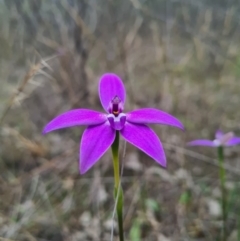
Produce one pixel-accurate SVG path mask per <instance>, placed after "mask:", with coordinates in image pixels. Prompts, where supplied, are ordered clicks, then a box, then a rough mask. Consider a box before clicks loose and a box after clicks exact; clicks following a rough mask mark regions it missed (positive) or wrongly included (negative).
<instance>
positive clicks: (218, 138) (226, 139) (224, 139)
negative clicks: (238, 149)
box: [187, 130, 240, 147]
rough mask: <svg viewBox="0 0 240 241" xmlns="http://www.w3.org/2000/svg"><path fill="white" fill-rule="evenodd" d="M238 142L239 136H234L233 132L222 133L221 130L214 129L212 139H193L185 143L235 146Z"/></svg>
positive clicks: (239, 141) (189, 144)
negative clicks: (213, 137)
mask: <svg viewBox="0 0 240 241" xmlns="http://www.w3.org/2000/svg"><path fill="white" fill-rule="evenodd" d="M239 144H240V137H235V136H234V133H233V132H228V133H226V134H224V133H223V132H222V131H221V130H218V131H216V133H215V139H214V140H203V139H200V140H194V141H191V142H189V143H187V145H188V146H210V147H219V146H235V145H239Z"/></svg>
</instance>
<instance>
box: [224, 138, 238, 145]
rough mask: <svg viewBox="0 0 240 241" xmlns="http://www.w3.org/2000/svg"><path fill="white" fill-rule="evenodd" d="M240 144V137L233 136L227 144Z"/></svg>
mask: <svg viewBox="0 0 240 241" xmlns="http://www.w3.org/2000/svg"><path fill="white" fill-rule="evenodd" d="M239 144H240V137H233V138H231V139H230V140H229V141H228V142H227V143H226V144H225V145H226V146H236V145H239Z"/></svg>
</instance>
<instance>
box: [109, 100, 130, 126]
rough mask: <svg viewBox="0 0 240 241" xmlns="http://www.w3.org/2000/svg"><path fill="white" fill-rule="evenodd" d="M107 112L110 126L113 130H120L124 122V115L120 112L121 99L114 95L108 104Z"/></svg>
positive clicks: (121, 106)
mask: <svg viewBox="0 0 240 241" xmlns="http://www.w3.org/2000/svg"><path fill="white" fill-rule="evenodd" d="M108 111H109V114H108V116H107V118H108V121H109V123H110V125H111V127H112V128H113V129H114V130H121V129H122V128H123V127H124V125H125V122H126V115H125V114H124V113H122V111H123V103H122V101H121V99H120V98H119V97H118V96H117V95H116V96H115V97H114V98H113V99H112V101H111V102H110V104H109V107H108Z"/></svg>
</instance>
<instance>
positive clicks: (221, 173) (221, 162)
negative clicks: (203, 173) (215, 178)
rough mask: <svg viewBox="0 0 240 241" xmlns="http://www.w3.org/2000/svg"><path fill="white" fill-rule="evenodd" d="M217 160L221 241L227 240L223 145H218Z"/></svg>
mask: <svg viewBox="0 0 240 241" xmlns="http://www.w3.org/2000/svg"><path fill="white" fill-rule="evenodd" d="M218 162H219V178H220V182H221V194H222V198H221V199H222V200H221V203H222V220H223V232H222V241H226V240H227V193H226V172H225V168H224V149H223V146H219V147H218Z"/></svg>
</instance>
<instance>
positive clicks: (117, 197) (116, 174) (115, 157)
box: [112, 131, 124, 241]
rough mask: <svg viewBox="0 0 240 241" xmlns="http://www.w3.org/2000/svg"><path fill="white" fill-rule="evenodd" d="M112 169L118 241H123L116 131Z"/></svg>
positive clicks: (121, 193) (121, 192)
mask: <svg viewBox="0 0 240 241" xmlns="http://www.w3.org/2000/svg"><path fill="white" fill-rule="evenodd" d="M112 156H113V169H114V198H115V201H116V202H117V209H116V210H117V217H118V229H119V240H120V241H124V233H123V190H122V186H121V182H120V171H119V132H118V131H116V137H115V140H114V142H113V144H112Z"/></svg>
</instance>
